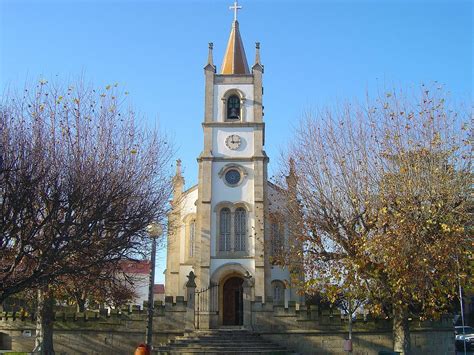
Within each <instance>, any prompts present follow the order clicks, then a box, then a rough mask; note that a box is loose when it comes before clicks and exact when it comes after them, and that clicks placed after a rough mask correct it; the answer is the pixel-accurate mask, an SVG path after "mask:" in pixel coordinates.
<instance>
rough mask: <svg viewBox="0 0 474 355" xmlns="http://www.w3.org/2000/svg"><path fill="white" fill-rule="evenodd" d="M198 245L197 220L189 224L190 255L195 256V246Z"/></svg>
mask: <svg viewBox="0 0 474 355" xmlns="http://www.w3.org/2000/svg"><path fill="white" fill-rule="evenodd" d="M195 246H196V220H194V219H193V220H192V221H191V223H190V224H189V257H190V258H192V257H194V248H195Z"/></svg>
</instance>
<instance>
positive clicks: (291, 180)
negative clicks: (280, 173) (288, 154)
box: [286, 158, 298, 193]
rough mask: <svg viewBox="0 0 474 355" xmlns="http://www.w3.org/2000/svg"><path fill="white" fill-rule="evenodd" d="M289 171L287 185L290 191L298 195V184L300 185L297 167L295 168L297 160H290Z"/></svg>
mask: <svg viewBox="0 0 474 355" xmlns="http://www.w3.org/2000/svg"><path fill="white" fill-rule="evenodd" d="M288 165H289V171H288V175H287V176H286V185H287V186H288V190H289V191H290V192H292V193H296V184H297V183H298V177H297V176H296V167H295V160H294V159H293V158H290V161H289V164H288Z"/></svg>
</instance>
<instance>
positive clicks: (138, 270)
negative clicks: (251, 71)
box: [120, 260, 150, 274]
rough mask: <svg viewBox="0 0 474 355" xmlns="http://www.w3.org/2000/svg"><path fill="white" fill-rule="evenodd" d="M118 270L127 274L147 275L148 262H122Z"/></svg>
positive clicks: (148, 270)
mask: <svg viewBox="0 0 474 355" xmlns="http://www.w3.org/2000/svg"><path fill="white" fill-rule="evenodd" d="M120 268H121V269H122V271H123V272H125V273H127V274H149V273H150V261H149V260H136V261H134V260H124V261H122V262H121V263H120Z"/></svg>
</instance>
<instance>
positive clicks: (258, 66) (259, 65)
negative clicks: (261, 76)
mask: <svg viewBox="0 0 474 355" xmlns="http://www.w3.org/2000/svg"><path fill="white" fill-rule="evenodd" d="M254 70H258V71H260V72H262V73H263V65H262V63H261V61H260V42H255V64H254V65H253V66H252V71H254Z"/></svg>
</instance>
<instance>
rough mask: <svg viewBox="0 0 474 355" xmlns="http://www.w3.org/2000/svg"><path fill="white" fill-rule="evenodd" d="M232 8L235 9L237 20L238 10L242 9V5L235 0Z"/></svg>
mask: <svg viewBox="0 0 474 355" xmlns="http://www.w3.org/2000/svg"><path fill="white" fill-rule="evenodd" d="M229 9H230V10H234V21H237V11H239V10H241V9H242V6H239V3H238V1H234V5H233V6H229Z"/></svg>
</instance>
